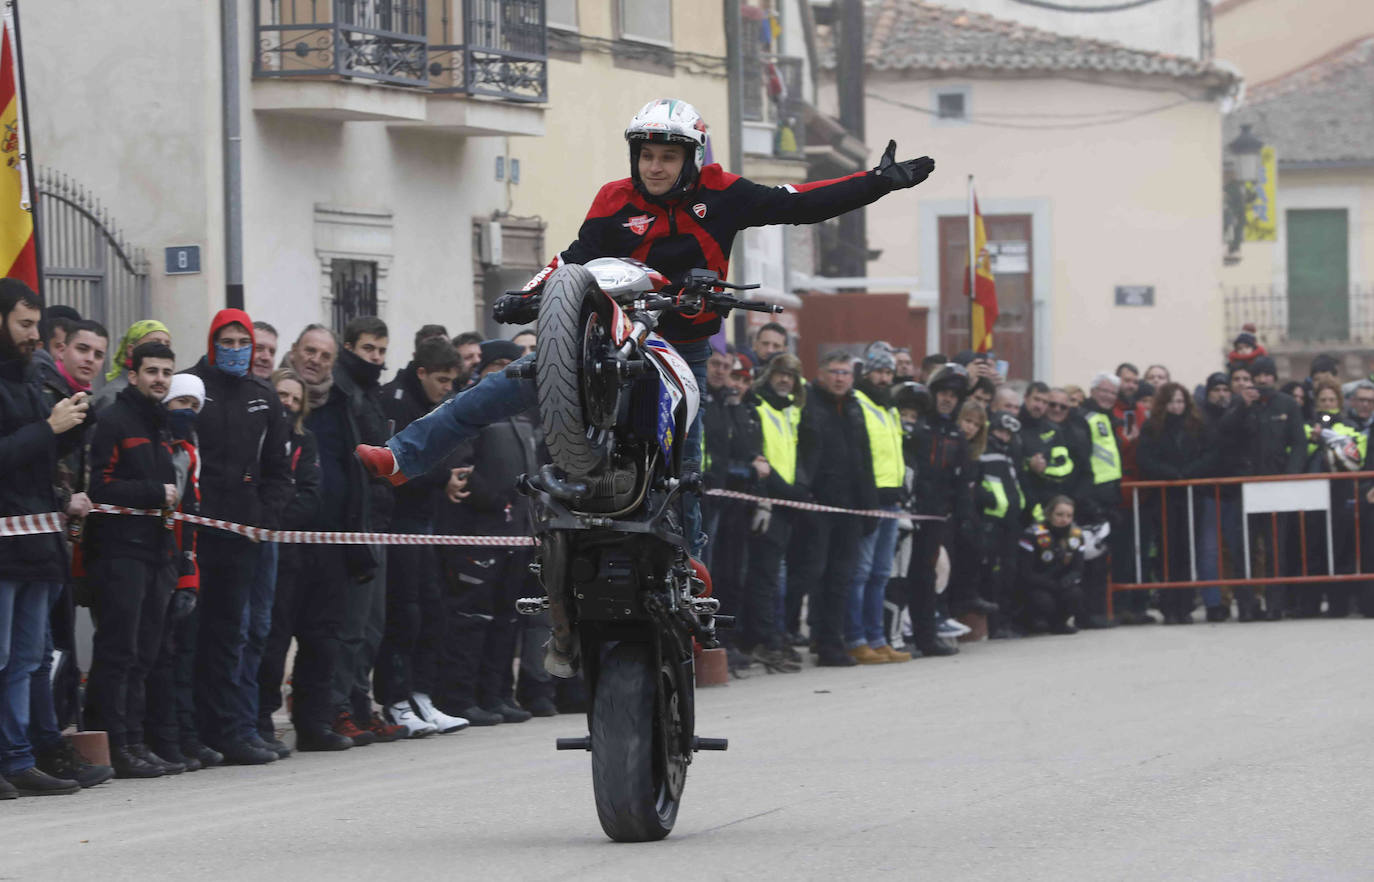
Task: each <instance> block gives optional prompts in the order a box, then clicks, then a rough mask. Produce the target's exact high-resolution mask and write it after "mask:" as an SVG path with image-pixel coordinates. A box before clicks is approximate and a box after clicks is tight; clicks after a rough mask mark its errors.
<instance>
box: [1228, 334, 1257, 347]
mask: <svg viewBox="0 0 1374 882" xmlns="http://www.w3.org/2000/svg"><path fill="white" fill-rule="evenodd" d="M1231 345H1232V346H1258V345H1259V341H1258V340H1256V339H1255V335H1254V334H1248V333H1240V334H1237V335H1236V339H1235V340H1234V341H1232V343H1231Z"/></svg>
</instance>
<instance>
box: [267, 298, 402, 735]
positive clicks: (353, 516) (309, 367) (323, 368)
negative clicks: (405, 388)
mask: <svg viewBox="0 0 1374 882" xmlns="http://www.w3.org/2000/svg"><path fill="white" fill-rule="evenodd" d="M344 339H345V344H344V348H343V349H342V350H340V349H339V347H338V345H337V341H336V339H335V337H334V334H333V333H332V332H331V331H330V330H329V329H328V328H325V327H324V326H322V325H310V326H308V327H306V329H305V330H304V331H302V332H301V335H300V337H298V338H297V339H296V343H295V345H293V346H292V347H291V352H290V353H289V354H288V356H287V359H288V363H289V365H290V367H292V368H293V369H294V370H295V371H296V373H298V374H300V376H301V379H303V380H304V381H305V385H306V394H307V396H308V397H309V399H310V407H311V410H310V416H309V417H308V418H307V419H306V421H305V425H306V428H308V429H310V431H312V432H314V433H315V437H316V439H317V440H318V442H319V450H320V508H319V513H318V514H317V515H316V517H315V519H314V521H313V522H312V523H311V526H310V529H313V530H344V531H351V532H372V531H376V530H379V529H385V525H386V523H387V521H389V519H390V513H391V505H392V500H391V492H390V489H389V488H388V487H387V486H386V485H385V484H384V483H383V482H381V481H374V480H372V479H369V478H368V476H367V474H366V473H365V472H364V471H363V468H362V465H361V464H360V463H359V462H358V461H357V459H356V458H355V457H354V456H353V455H352V452H353V448H354V447H356V446H357V445H358V444H377V443H380V441H384V440H385V439H386V438H387V436H388V434H389V433H388V431H387V429H388V424H387V419H386V415H385V414H384V413H383V412H382V409H381V402H380V398H379V394H378V393H379V388H380V387H379V386H378V380H379V379H380V377H381V373H382V366H383V363H384V361H385V358H386V349H387V343H388V335H387V328H386V324H385V323H384V322H382V320H381V319H378V318H376V317H372V316H369V317H364V318H358V319H354V320H353V321H351V322H349V324H348V327H347V328H345V330H344ZM306 557H307V562H306V565H305V567H304V571H305V572H311V573H315V574H316V578H315V579H312V580H307V581H306V582H305V583H304V584H302V585H301V586H300V589H299V590H301V591H302V592H306V593H310V594H312V595H313V596H311V597H307V598H303V599H302V600H301V601H300V608H301V609H302V610H304V613H303V617H304V619H305V621H299V622H297V629H298V630H302V631H308V632H310V633H314V634H321V635H328V636H326V637H324V638H323V639H321V640H318V641H316V642H315V644H316V645H315V649H316V650H317V651H318V657H314V656H312V661H311V664H309V665H306V666H305V670H304V671H302V666H301V665H300V664H299V663H298V664H297V666H296V668H295V674H294V676H293V679H292V687H293V689H294V695H295V699H294V700H295V701H296V702H305V703H306V704H305V707H306V708H308V710H306V711H305V713H304V715H303V714H302V712H301V710H300V709H297V710H296V716H297V718H298V719H303V720H306V721H307V726H310V727H312V728H313V727H316V726H318V725H331V726H332V727H333V730H334V732H335V733H336V734H338V735H342V736H344V737H346V738H350V739H352V741H353V743H354V744H355V745H359V746H361V745H365V744H372V743H373V742H375V741H378V740H385V741H395V740H397V739H399V738H402V737H404V735H405V733H406V730H405V728H404V727H402V726H396V725H392V724H388V723H386V722H385V721H384V720H382V719H381V718H380V717H378V716H376V715H375V714H374V713H373V712H372V700H371V698H370V697H369V695H368V691H369V690H368V688H367V684H368V680H367V671H368V670H370V668H371V657H372V654H373V652H375V644H373V646H374V649H373V651H372V652H369V651H368V645H369V625H370V623H371V622H372V619H373V616H374V610H379V611H380V614H381V616H385V594H384V592H385V582H384V581H381V580H379V578H378V577H379V571H380V568H381V565H382V560H381V555H380V554H379V552H378V550H377V548H375V547H374V546H370V545H313V546H308V547H307V550H306ZM379 582H380V584H378V583H379ZM378 631H380V629H378ZM378 639H380V633H379V634H378ZM364 666H365V667H364ZM360 680H361V682H360ZM307 743H309V744H310V745H311V749H314V748H315V747H316V744H317V743H318V745H319V746H325V745H329V744H332V743H334V739H328V738H312V739H307Z"/></svg>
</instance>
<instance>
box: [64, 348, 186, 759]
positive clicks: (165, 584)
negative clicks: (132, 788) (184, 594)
mask: <svg viewBox="0 0 1374 882" xmlns="http://www.w3.org/2000/svg"><path fill="white" fill-rule="evenodd" d="M132 365H133V366H132V367H131V368H130V370H129V385H128V386H126V387H125V388H124V390H123V391H122V392H120V393H119V395H118V396H116V397H115V400H114V401H113V402H112V403H111V404H110V405H109V406H108V407H106V408H105V410H104V411H103V412H102V413H101V415H100V424H99V425H98V426H96V430H95V436H94V437H93V438H92V439H91V476H92V477H91V500H92V501H93V502H95V503H97V504H108V505H120V506H126V507H128V508H142V509H149V508H151V509H162V510H164V511H167V510H171V509H175V508H176V507H177V503H178V502H179V497H180V494H179V493H178V490H177V475H176V469H175V468H174V467H173V465H172V452H171V444H172V436H171V434H170V431H169V430H168V425H167V412H166V410H165V409H164V408H163V407H162V399H163V396H165V395H166V394H167V390H168V388H169V387H170V385H171V382H172V375H173V372H174V371H175V370H176V357H175V356H174V355H173V354H172V350H171V349H169V348H168V347H166V346H164V345H163V344H161V343H143V344H141V345H139V346H138V347H136V348H135V349H134V352H133V357H132ZM86 547H87V549H88V550H89V552H90V556H91V569H92V573H91V583H92V585H93V586H94V590H93V594H94V600H95V603H94V606H93V609H92V612H93V614H94V618H95V622H96V629H95V638H94V641H93V644H92V647H93V648H92V652H91V671H90V679H89V681H88V684H87V688H86V705H87V707H88V709H89V710H90V711H92V712H93V713H91V714H90V715H89V716H90V717H91V719H92V720H96V721H98V722H99V725H101V726H102V727H104V729H105V731H106V732H107V733H108V737H109V742H110V760H111V764H112V765H113V766H114V770H115V777H117V778H158V777H161V776H162V775H179V774H181V773H182V772H184V771H186V766H185V765H183V764H182V763H179V762H173V761H171V760H168V759H165V758H163V757H160V756H158V755H157V754H155V753H153V752H152V751H151V750H149V749H148V746H147V745H146V744H145V743H144V738H143V735H144V730H143V722H144V714H145V712H146V710H147V706H148V699H147V692H146V685H147V680H148V673H149V672H150V671H151V670H152V668H153V663H154V662H155V661H157V656H158V650H159V649H160V648H161V647H162V641H163V629H164V627H165V625H166V615H167V606H168V602H169V601H170V600H171V597H172V591H173V590H174V588H175V587H176V580H177V570H176V568H175V562H176V560H177V559H178V558H179V555H178V553H177V542H176V536H175V534H174V532H173V530H172V525H171V524H170V523H166V522H164V521H163V519H162V518H149V517H127V516H120V515H105V514H95V515H92V516H91V524H90V528H89V530H88V531H87V533H86Z"/></svg>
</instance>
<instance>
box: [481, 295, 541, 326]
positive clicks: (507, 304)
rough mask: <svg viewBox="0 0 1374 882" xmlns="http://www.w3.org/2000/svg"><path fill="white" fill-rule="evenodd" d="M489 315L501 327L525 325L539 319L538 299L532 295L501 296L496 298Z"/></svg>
mask: <svg viewBox="0 0 1374 882" xmlns="http://www.w3.org/2000/svg"><path fill="white" fill-rule="evenodd" d="M491 314H492V317H494V318H495V319H496V320H497V321H498V322H500V323H501V324H503V325H527V324H529V323H530V322H532V321H534V320H535V319H537V318H539V297H538V296H537V295H534V294H502V295H501V296H500V297H498V298H496V305H495V306H494V307H492V310H491Z"/></svg>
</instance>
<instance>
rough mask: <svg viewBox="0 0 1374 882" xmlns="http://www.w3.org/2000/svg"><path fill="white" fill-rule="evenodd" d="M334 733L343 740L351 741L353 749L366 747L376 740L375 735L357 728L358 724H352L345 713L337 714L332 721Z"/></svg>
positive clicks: (351, 718)
mask: <svg viewBox="0 0 1374 882" xmlns="http://www.w3.org/2000/svg"><path fill="white" fill-rule="evenodd" d="M334 731H335V732H337V733H338V734H340V735H342V736H344V737H345V738H351V739H353V746H354V747H366V746H367V745H369V744H372V743H373V742H375V741H376V740H377V736H376V734H375V733H373V732H371V731H369V730H367V729H360V728H358V724H357V723H355V722H353V717H352V716H350V715H349V714H348V712H347V711H345V712H344V713H341V714H339V716H338V717H337V718H336V719H335V720H334Z"/></svg>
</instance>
